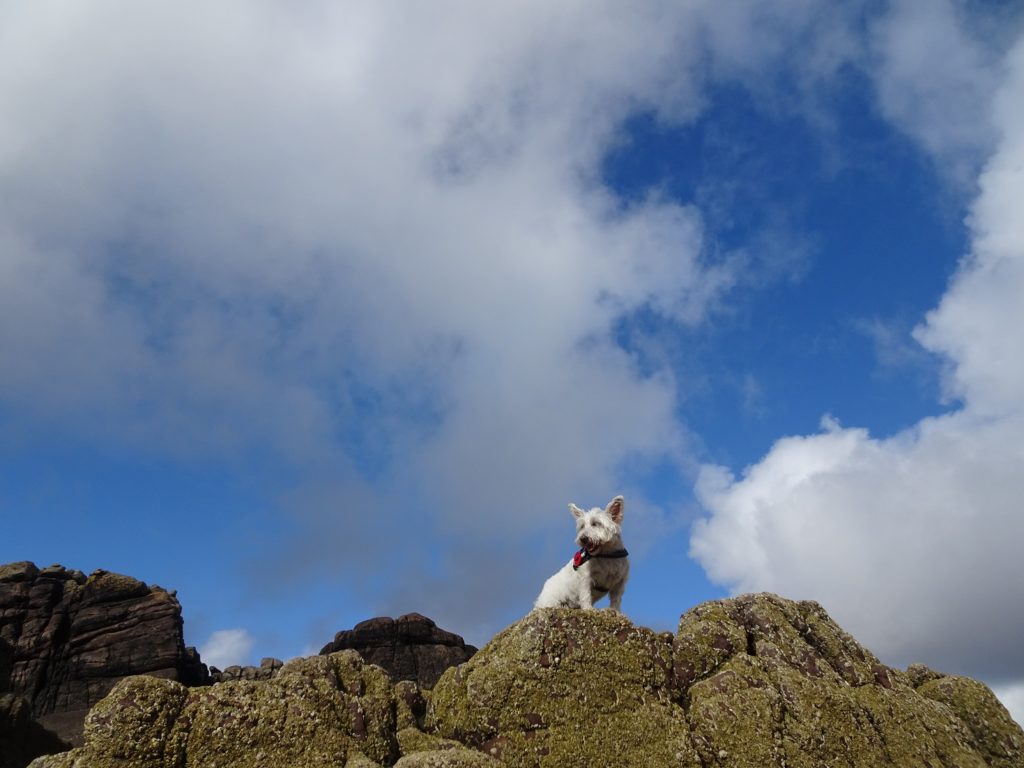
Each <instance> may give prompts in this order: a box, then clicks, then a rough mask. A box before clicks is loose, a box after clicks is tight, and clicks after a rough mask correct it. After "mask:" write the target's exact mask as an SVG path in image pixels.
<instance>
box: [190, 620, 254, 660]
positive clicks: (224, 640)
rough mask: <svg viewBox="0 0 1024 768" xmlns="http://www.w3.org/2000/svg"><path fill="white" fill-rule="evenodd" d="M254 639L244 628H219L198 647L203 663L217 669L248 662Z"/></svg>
mask: <svg viewBox="0 0 1024 768" xmlns="http://www.w3.org/2000/svg"><path fill="white" fill-rule="evenodd" d="M255 644H256V641H255V639H254V638H253V636H252V635H250V634H249V632H248V631H247V630H245V629H219V630H217V631H216V632H214V633H213V634H212V635H210V637H209V639H207V641H206V642H205V643H203V645H202V646H201V647H200V648H199V656H200V658H202V660H203V663H204V664H206V665H207V666H210V667H217V668H218V669H227V668H228V667H230V666H232V665H235V664H237V665H240V666H243V665H245V664H248V663H250V659H249V654H250V653H252V649H253V646H254V645H255Z"/></svg>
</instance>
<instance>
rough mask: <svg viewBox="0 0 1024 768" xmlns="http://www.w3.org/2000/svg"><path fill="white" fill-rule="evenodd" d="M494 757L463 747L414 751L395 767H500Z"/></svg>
mask: <svg viewBox="0 0 1024 768" xmlns="http://www.w3.org/2000/svg"><path fill="white" fill-rule="evenodd" d="M501 765H502V763H500V762H498V761H497V760H495V759H494V758H491V757H488V756H487V755H484V754H481V753H480V752H476V751H474V750H471V749H466V748H465V747H459V748H458V749H442V750H435V751H431V752H416V753H414V754H412V755H408V756H406V757H403V758H402V759H401V760H399V761H398V762H397V763H395V768H501Z"/></svg>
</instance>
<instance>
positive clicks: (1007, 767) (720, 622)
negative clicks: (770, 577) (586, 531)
mask: <svg viewBox="0 0 1024 768" xmlns="http://www.w3.org/2000/svg"><path fill="white" fill-rule="evenodd" d="M428 727H432V728H433V729H434V730H435V731H436V733H437V734H438V735H440V736H444V737H448V738H453V739H457V740H458V741H460V742H462V743H463V744H466V745H467V746H472V747H476V748H477V749H480V750H483V751H485V752H487V753H489V754H492V755H494V756H495V757H498V758H500V759H501V761H502V762H503V763H505V764H506V765H508V766H564V767H569V766H591V765H616V766H692V767H693V768H710V767H711V766H723V767H724V766H735V767H736V768H745V767H747V766H749V768H766V767H768V766H780V767H781V766H786V767H787V768H818V767H819V766H823V765H829V766H856V767H858V768H860V767H861V766H863V768H881V767H882V766H892V767H893V768H896V767H897V766H898V767H899V768H903V767H904V766H922V767H923V766H932V767H933V768H939V767H940V766H942V767H943V768H945V767H946V766H956V767H957V768H983V766H988V767H989V768H1021V767H1022V766H1024V733H1022V731H1021V729H1020V727H1019V726H1018V725H1017V724H1016V723H1014V722H1013V721H1012V720H1011V719H1010V717H1009V714H1008V713H1007V712H1006V709H1005V708H1004V707H1003V706H1002V705H1001V704H1000V703H999V701H998V700H997V699H996V698H995V696H994V695H993V694H992V692H991V691H989V690H988V689H987V688H986V687H985V686H983V685H982V684H980V683H977V682H975V681H973V680H969V679H966V678H959V677H948V676H944V675H940V674H938V673H934V672H930V671H925V672H922V670H921V668H916V669H914V670H912V671H911V672H910V673H905V672H901V671H899V670H896V669H892V668H890V667H887V666H885V665H883V664H881V663H880V662H879V660H878V659H877V658H875V657H874V656H873V655H872V654H871V653H870V652H869V651H867V650H866V649H864V648H863V647H861V646H860V645H859V644H858V643H857V642H856V641H855V640H854V639H853V638H852V637H850V636H849V635H848V634H846V633H845V632H844V631H843V630H842V629H840V628H839V627H838V626H837V625H836V624H835V623H834V622H833V621H832V620H831V619H830V618H829V617H828V615H827V614H826V613H825V611H824V610H823V609H822V608H821V606H819V605H817V604H816V603H811V602H800V603H795V602H791V601H787V600H783V599H781V598H779V597H776V596H774V595H764V594H762V595H745V596H743V597H739V598H734V599H731V600H722V601H717V602H711V603H705V604H703V605H700V606H697V607H696V608H694V609H693V610H691V611H689V612H688V613H686V614H685V615H683V617H682V618H681V619H680V622H679V629H678V632H677V633H676V634H675V635H674V636H672V635H670V634H668V633H663V634H660V635H659V634H655V633H654V632H652V631H650V630H647V629H643V628H640V627H635V626H633V625H632V624H631V623H630V622H629V621H628V620H627V619H625V618H624V617H622V616H619V615H616V614H613V613H609V612H601V611H594V612H580V611H571V610H565V609H547V610H542V611H535V612H534V613H532V614H530V615H529V616H528V617H526V618H525V619H523V620H522V621H520V622H518V623H517V624H514V625H513V626H511V627H509V628H508V629H506V630H505V631H504V632H502V633H500V634H499V635H498V636H497V637H495V638H494V639H493V640H492V641H491V642H490V643H489V644H488V645H487V646H486V647H485V648H484V649H483V650H482V651H481V652H480V653H478V654H477V655H476V656H474V657H473V658H472V659H471V660H470V661H469V662H467V663H466V664H464V665H462V666H461V667H459V668H457V669H453V670H451V671H449V672H448V673H446V674H445V675H444V676H443V677H442V678H441V680H440V681H439V683H438V685H437V686H436V687H435V689H434V691H433V693H432V696H431V711H430V713H429V716H428Z"/></svg>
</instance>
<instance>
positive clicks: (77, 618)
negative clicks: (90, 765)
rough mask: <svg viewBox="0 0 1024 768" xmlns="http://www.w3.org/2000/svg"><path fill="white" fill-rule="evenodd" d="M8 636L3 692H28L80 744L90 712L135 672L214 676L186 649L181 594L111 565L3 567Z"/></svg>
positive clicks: (1, 637) (39, 713)
mask: <svg viewBox="0 0 1024 768" xmlns="http://www.w3.org/2000/svg"><path fill="white" fill-rule="evenodd" d="M0 642H3V643H4V644H6V646H7V648H8V656H9V658H8V659H7V660H6V661H3V660H2V659H0V692H10V693H14V694H16V695H18V696H21V697H23V698H24V699H25V700H26V701H27V702H28V703H29V705H30V707H31V712H32V715H33V716H34V717H35V719H36V720H38V721H39V722H40V723H42V724H43V725H44V726H46V727H47V728H49V729H50V730H52V731H54V732H56V733H57V734H58V735H60V736H61V738H63V739H65V740H67V741H71V742H73V743H80V739H81V728H82V721H83V719H84V717H85V714H86V712H88V710H89V708H90V707H91V706H92V705H94V704H96V703H97V702H98V701H100V700H101V699H103V697H104V696H106V695H107V694H108V693H109V692H110V690H111V688H113V687H114V685H115V684H116V683H117V682H118V681H119V680H121V679H122V678H124V677H126V676H128V675H138V674H147V675H153V676H156V677H163V678H167V679H170V680H177V681H181V682H183V683H185V684H189V685H196V684H201V683H204V682H206V680H207V677H206V668H205V667H204V666H203V665H202V664H201V662H200V660H199V656H198V654H197V653H196V652H195V649H193V648H186V647H185V643H184V639H183V635H182V619H181V606H180V605H179V603H178V600H177V598H176V597H175V596H174V594H173V593H170V592H167V591H165V590H163V589H161V588H160V587H156V586H153V587H150V586H147V585H146V584H144V583H142V582H141V581H138V580H136V579H133V578H130V577H128V576H120V575H118V574H115V573H108V572H106V571H96V572H95V573H93V574H92V575H90V576H88V577H86V576H85V574H83V573H82V572H81V571H72V570H66V569H65V568H62V567H61V566H59V565H54V566H50V567H49V568H42V569H40V568H37V567H36V566H35V565H33V564H32V563H29V562H22V563H12V564H10V565H3V566H0ZM3 655H4V654H3V653H0V656H3Z"/></svg>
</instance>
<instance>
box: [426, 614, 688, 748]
mask: <svg viewBox="0 0 1024 768" xmlns="http://www.w3.org/2000/svg"><path fill="white" fill-rule="evenodd" d="M671 672H672V642H671V636H670V635H658V634H657V633H655V632H653V631H651V630H649V629H646V628H643V627H636V626H634V625H633V624H632V623H631V622H630V621H629V620H628V619H627V618H625V617H624V616H622V615H621V614H617V613H613V612H610V611H578V610H572V609H566V608H546V609H541V610H536V611H534V612H533V613H531V614H530V615H529V616H527V617H526V618H525V619H523V620H522V621H519V622H518V623H516V624H513V625H512V626H511V627H509V628H508V629H506V630H504V631H503V632H501V633H500V634H498V635H497V636H496V637H495V638H494V639H493V640H491V642H490V643H488V645H487V646H486V647H485V648H484V649H483V650H481V651H479V652H478V653H477V654H476V655H475V656H474V657H473V658H472V659H470V660H469V661H468V662H466V663H465V664H462V665H460V666H459V667H456V668H453V669H449V670H448V671H447V672H445V674H444V675H443V676H442V677H441V679H440V680H439V681H438V683H437V685H436V686H435V687H434V690H433V692H432V695H431V703H430V711H429V714H428V718H427V724H428V728H431V729H434V730H436V732H437V733H438V734H439V735H441V736H444V737H447V738H451V739H455V740H457V741H460V742H462V743H464V744H466V745H468V746H472V747H475V748H477V749H480V750H482V751H484V752H487V753H488V754H491V755H493V756H494V757H497V758H499V759H500V760H501V761H502V762H503V763H505V764H506V765H509V766H559V768H573V767H574V766H580V768H584V767H586V768H591V767H592V766H595V765H615V766H623V767H626V766H653V765H657V766H677V765H678V766H697V765H698V761H697V757H696V754H695V752H694V750H693V747H692V746H691V744H690V738H689V736H690V734H689V729H688V727H687V724H686V719H685V715H684V712H683V711H682V709H681V708H679V707H677V706H675V705H674V704H673V703H672V685H671Z"/></svg>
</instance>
